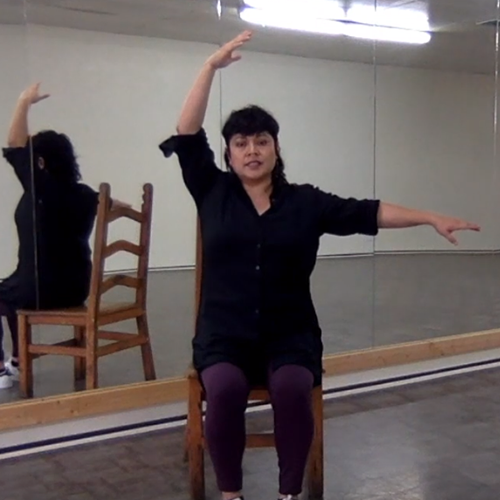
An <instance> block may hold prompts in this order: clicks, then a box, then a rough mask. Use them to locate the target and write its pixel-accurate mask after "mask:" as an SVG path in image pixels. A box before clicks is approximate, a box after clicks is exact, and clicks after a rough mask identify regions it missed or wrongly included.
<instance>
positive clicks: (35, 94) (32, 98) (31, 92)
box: [19, 83, 50, 105]
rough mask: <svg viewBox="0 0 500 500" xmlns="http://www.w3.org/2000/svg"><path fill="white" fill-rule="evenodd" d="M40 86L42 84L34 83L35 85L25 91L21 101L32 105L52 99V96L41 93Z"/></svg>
mask: <svg viewBox="0 0 500 500" xmlns="http://www.w3.org/2000/svg"><path fill="white" fill-rule="evenodd" d="M40 85H41V84H40V83H34V84H33V85H30V86H29V87H28V88H27V89H26V90H24V91H23V93H22V94H21V96H20V98H19V99H20V100H21V101H23V102H26V103H28V104H30V105H31V104H36V103H37V102H40V101H43V100H44V99H47V98H48V97H50V94H41V93H40Z"/></svg>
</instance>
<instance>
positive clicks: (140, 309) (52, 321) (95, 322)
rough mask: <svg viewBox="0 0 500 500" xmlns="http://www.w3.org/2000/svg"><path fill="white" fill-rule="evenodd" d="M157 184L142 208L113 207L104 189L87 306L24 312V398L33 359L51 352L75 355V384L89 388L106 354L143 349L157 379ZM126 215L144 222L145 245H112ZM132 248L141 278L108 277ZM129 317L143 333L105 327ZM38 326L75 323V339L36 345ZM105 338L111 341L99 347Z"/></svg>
mask: <svg viewBox="0 0 500 500" xmlns="http://www.w3.org/2000/svg"><path fill="white" fill-rule="evenodd" d="M152 203H153V187H152V185H151V184H145V185H144V186H143V200H142V208H141V211H140V212H139V211H136V210H134V209H132V208H128V207H112V205H111V189H110V186H109V184H106V183H104V184H101V185H100V188H99V207H98V212H97V219H96V230H95V240H94V251H93V258H92V277H91V283H90V293H89V298H88V300H87V304H86V305H83V306H81V307H75V308H68V309H60V310H46V311H42V310H24V311H23V310H22V311H19V312H18V318H19V364H20V372H21V373H20V391H21V395H22V396H24V397H32V396H33V360H34V359H36V358H39V357H40V356H45V355H50V354H54V355H67V356H73V357H74V358H75V360H74V378H75V382H76V381H79V380H85V386H86V389H95V388H97V387H98V371H97V361H98V358H99V357H101V356H106V355H109V354H114V353H116V352H119V351H123V350H125V349H131V348H134V347H140V348H141V351H142V362H143V366H144V376H145V379H146V380H154V379H155V378H156V374H155V368H154V361H153V354H152V350H151V342H150V338H149V330H148V321H147V313H146V294H147V278H148V261H149V247H150V239H151V214H152ZM120 218H127V219H131V220H133V221H136V222H138V223H139V224H140V226H141V227H140V241H139V244H135V243H132V242H130V241H126V240H118V241H115V242H113V243H111V244H108V227H109V225H110V224H111V223H112V222H114V221H116V220H117V219H120ZM121 251H124V252H129V253H131V254H133V255H135V256H137V257H138V258H137V268H136V274H135V276H129V275H126V274H119V273H117V274H113V275H110V276H107V277H105V276H104V268H105V261H106V259H107V258H108V257H111V256H112V255H114V254H116V253H117V252H121ZM120 285H121V286H125V287H129V288H133V289H135V299H134V300H133V301H131V302H123V303H108V304H106V303H104V302H102V300H101V299H102V296H103V295H104V294H105V293H106V292H108V291H109V290H111V289H112V288H114V287H115V286H120ZM126 320H135V321H136V323H137V329H138V334H135V333H119V332H112V331H105V330H101V329H100V328H102V327H104V326H107V325H110V324H113V323H118V322H121V321H126ZM33 325H65V326H72V327H73V330H74V335H73V338H72V339H70V340H66V341H63V342H59V343H56V344H34V343H33V340H32V332H31V330H32V327H33ZM99 340H106V341H111V342H108V343H107V344H106V345H99Z"/></svg>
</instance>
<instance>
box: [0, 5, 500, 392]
mask: <svg viewBox="0 0 500 500" xmlns="http://www.w3.org/2000/svg"><path fill="white" fill-rule="evenodd" d="M4 4H5V6H6V10H4V12H8V13H11V12H12V6H13V5H14V3H4ZM4 4H2V8H3V5H4ZM16 5H18V4H17V3H16ZM290 5H291V4H288V8H290V9H291V7H290ZM296 5H297V4H294V7H293V8H294V9H295V8H297V7H296ZM18 8H19V6H18ZM278 8H279V6H278ZM325 8H326V9H327V10H328V12H327V13H326V14H325V12H324V10H322V9H325ZM308 9H309V10H308V11H304V12H303V13H302V14H303V15H302V14H301V15H300V16H298V17H297V16H295V17H294V18H293V19H289V18H287V16H285V15H276V11H274V13H273V12H271V14H269V12H268V13H267V14H266V13H265V12H264V14H263V13H262V12H261V11H262V10H263V2H259V1H257V0H255V1H253V0H248V1H245V2H244V1H230V0H227V1H216V0H207V1H203V2H201V1H195V0H192V1H187V0H171V1H169V2H166V3H165V2H157V1H155V0H148V1H146V2H141V3H140V4H139V3H137V2H135V1H132V0H127V1H120V2H114V1H112V0H106V1H99V2H97V1H88V0H86V1H85V2H84V1H83V0H72V1H70V2H68V1H64V2H63V1H61V0H30V2H29V6H28V9H27V13H28V16H27V21H28V24H27V34H26V37H27V38H26V45H25V48H26V56H25V57H26V62H27V64H26V71H25V73H24V75H23V74H22V71H21V72H18V73H16V75H14V73H15V72H10V73H9V75H8V76H3V77H2V78H8V80H5V81H6V84H5V85H6V86H7V89H8V91H7V92H5V93H4V94H3V95H2V97H1V99H5V105H4V109H11V108H12V103H13V102H15V99H16V98H17V96H18V95H19V88H22V87H26V86H27V85H28V83H35V82H41V86H40V92H42V93H47V94H50V97H48V98H47V99H44V100H43V102H40V103H38V104H37V105H36V106H34V107H33V109H32V110H31V111H30V115H29V126H30V131H32V133H36V132H38V131H41V130H47V129H49V130H55V131H58V132H61V133H64V134H66V135H67V136H68V137H69V139H70V140H71V143H72V145H73V146H74V150H75V153H76V157H77V161H78V164H79V166H80V170H81V174H82V181H81V182H82V183H84V184H86V185H88V186H89V187H90V188H91V189H92V190H93V191H94V192H97V191H98V189H99V185H100V184H101V183H109V185H110V186H111V195H112V198H113V199H116V200H119V201H122V202H125V203H130V204H132V207H133V208H134V209H136V210H140V207H141V202H142V199H141V195H142V191H141V190H142V186H143V184H144V183H151V184H152V185H153V187H154V202H153V207H154V209H153V221H152V232H151V248H150V257H149V265H148V271H149V272H148V295H147V310H148V323H149V331H150V338H151V346H152V352H153V359H154V364H155V369H156V377H157V378H158V379H160V378H170V377H176V376H183V375H184V374H185V373H186V369H187V367H188V366H189V363H190V361H191V340H192V335H193V332H194V291H195V273H194V271H193V264H194V262H195V251H196V248H195V243H196V211H195V206H194V203H193V201H192V199H191V197H190V195H189V193H188V192H187V190H186V188H185V186H184V182H183V179H182V175H181V171H180V169H179V165H178V161H177V159H176V158H168V159H166V158H165V157H164V156H163V155H162V154H161V151H160V150H159V148H158V146H159V144H160V143H161V142H162V141H164V140H165V139H167V138H168V137H170V136H171V135H174V134H175V133H176V131H175V125H176V122H177V119H178V116H179V112H180V110H181V106H182V103H183V102H184V99H185V97H186V94H187V92H188V90H189V89H190V88H191V86H192V84H193V81H194V79H195V77H196V75H197V74H198V72H199V70H200V67H201V66H202V64H203V63H204V62H205V61H206V59H207V58H208V57H209V56H210V55H211V54H212V53H213V52H214V51H215V50H217V48H218V47H220V46H221V45H222V44H223V43H225V42H227V41H228V40H230V39H231V38H232V37H234V36H236V35H237V34H238V33H239V32H241V31H242V30H244V29H251V30H253V33H254V35H253V37H252V40H251V42H250V43H248V45H247V46H245V47H243V48H242V51H241V53H242V55H243V58H242V60H241V61H238V62H237V64H234V65H231V66H230V67H228V68H226V69H224V70H223V71H220V72H218V73H217V76H216V78H215V80H214V82H213V86H212V92H211V95H210V99H209V104H208V110H207V114H206V118H205V122H204V125H205V129H206V132H207V135H208V137H209V140H210V144H211V146H212V149H213V151H214V154H215V158H216V160H217V163H218V165H219V166H220V167H221V168H224V163H225V162H224V151H225V147H226V145H225V142H224V140H223V138H222V135H221V129H222V127H223V125H224V123H225V121H226V119H227V118H228V116H229V115H230V113H231V112H232V111H233V110H235V109H239V108H241V107H243V106H245V105H247V104H251V103H252V104H257V105H259V106H261V107H262V108H265V109H266V110H268V111H270V112H271V113H272V114H273V115H274V116H275V117H276V119H277V121H278V122H279V124H280V133H279V143H280V147H281V153H282V157H283V160H284V163H285V166H286V175H287V178H288V179H289V181H290V182H292V183H299V184H304V183H309V184H312V185H314V186H317V187H318V188H320V189H321V190H323V191H325V192H327V193H334V194H337V195H339V196H342V197H355V198H358V199H374V198H375V199H383V200H384V201H388V202H392V203H397V204H401V205H404V206H410V207H414V208H419V209H425V210H433V211H439V212H443V213H446V214H449V215H453V216H457V217H462V218H464V219H467V220H471V221H473V222H477V223H479V224H480V225H481V226H482V232H481V233H478V234H475V233H474V234H473V233H470V234H469V233H463V234H459V235H458V237H459V241H460V246H459V247H457V248H455V247H451V246H450V245H449V244H448V243H447V242H445V241H444V240H443V239H442V238H441V239H440V237H439V236H438V235H437V234H435V233H434V232H433V231H432V230H431V229H429V228H412V229H407V230H399V231H385V230H384V231H381V233H380V234H379V235H378V236H377V237H376V238H372V237H371V236H368V235H352V236H347V237H339V236H332V235H326V236H324V237H323V238H322V239H321V244H320V246H319V250H318V254H319V259H318V262H317V264H316V268H315V271H314V272H313V274H312V278H311V289H312V296H313V300H314V304H315V307H316V311H317V315H318V319H319V323H320V326H321V328H322V331H323V345H324V354H325V355H331V354H336V353H340V352H346V351H353V350H358V349H366V348H370V347H373V346H380V345H391V344H398V343H401V342H406V341H409V340H425V339H428V338H431V337H435V336H442V335H453V334H457V333H469V332H471V331H477V330H483V329H487V328H492V327H494V326H496V323H495V321H496V318H495V312H494V311H495V308H494V304H495V297H496V293H497V292H496V285H495V272H494V271H492V270H494V269H495V267H494V266H495V259H496V252H497V247H498V241H500V240H499V238H500V230H499V229H498V228H497V226H496V224H495V213H496V208H497V207H496V201H495V200H496V199H497V197H496V186H497V185H498V179H497V176H498V174H497V166H496V160H497V155H498V147H497V121H496V117H497V116H498V113H497V112H496V111H495V109H496V108H495V106H496V104H497V103H498V95H497V88H498V81H497V79H498V57H497V56H498V47H497V45H496V35H497V25H496V22H495V19H496V18H497V16H496V2H495V1H494V0H489V1H488V2H483V3H482V4H481V5H480V6H478V5H477V4H474V5H469V4H467V5H465V4H460V5H458V4H457V5H455V4H453V5H451V4H450V3H449V2H445V1H444V0H432V1H429V2H411V5H410V4H409V3H405V4H404V5H403V4H402V3H401V2H391V1H383V0H372V1H362V0H360V1H359V2H358V1H355V2H344V1H340V0H339V1H336V0H332V1H328V2H321V1H318V2H314V3H308ZM23 12H24V11H22V9H20V8H19V13H18V15H19V18H18V19H20V20H21V19H23V17H22V16H23ZM287 12H288V13H290V12H291V11H290V12H289V11H287ZM306 14H307V15H306ZM263 15H264V18H263V17H262V16H263ZM9 16H10V14H9ZM259 16H260V17H259ZM266 16H267V17H266ZM308 16H309V17H308ZM311 16H312V18H311ZM324 16H326V17H328V19H330V21H328V22H323V21H321V20H319V21H318V18H321V17H324ZM384 16H385V17H384ZM297 19H301V24H300V25H298V24H297ZM332 19H333V21H332ZM491 20H493V22H490V23H488V22H487V21H491ZM427 22H428V23H429V24H430V28H427V26H426V25H425V23H427ZM294 23H295V24H294ZM408 23H410V24H408ZM412 23H416V24H412ZM3 26H4V25H2V29H3ZM18 27H19V26H16V29H17V28H18ZM7 29H9V30H10V29H11V26H9V27H8V28H6V30H7ZM408 31H410V33H408ZM5 32H6V31H5ZM427 32H429V33H430V40H427V38H428V35H427ZM401 36H403V37H404V36H410V38H411V40H409V39H406V40H401V39H400V38H398V37H401ZM388 38H389V40H388ZM410 41H411V42H412V43H407V42H410ZM423 42H426V43H423ZM16 68H18V66H17V65H16ZM14 80H16V81H15V82H14ZM9 89H10V90H9ZM8 118H9V119H10V116H9V117H7V116H5V119H4V122H5V123H4V128H5V129H6V128H7V127H8ZM36 164H38V157H37V156H36V154H35V155H34V162H33V165H32V169H34V168H35V166H36ZM439 181H443V182H445V184H441V185H439V184H438V182H439ZM12 186H13V184H12ZM12 186H11V185H10V184H9V187H5V188H2V189H5V193H4V198H5V199H6V200H9V203H11V205H12V207H11V212H10V214H11V215H12V211H13V209H14V206H15V202H16V201H17V200H18V198H19V192H17V194H14V193H15V191H14V189H15V188H13V187H12ZM11 215H10V216H9V217H7V215H5V216H4V218H5V221H4V224H5V227H6V229H5V230H6V231H11V232H12V234H14V233H13V231H14V226H13V222H12V217H11ZM95 235H96V227H95V225H94V227H93V232H92V234H91V237H90V239H89V242H90V243H89V244H90V247H91V248H93V246H94V238H95ZM123 239H126V240H130V241H135V242H137V241H138V239H139V229H138V225H137V224H135V223H133V221H122V220H119V221H116V222H115V223H113V224H112V225H111V226H110V232H109V241H110V242H111V241H116V240H123ZM9 241H11V239H9ZM9 245H10V246H9ZM14 246H15V245H13V244H10V243H9V244H8V243H5V245H4V246H2V252H3V254H2V255H5V257H3V258H2V261H1V262H2V266H4V268H5V272H4V274H5V273H7V272H8V269H11V268H12V266H13V265H14V261H15V258H14V252H15V249H14ZM9 259H10V260H9ZM135 263H136V259H135V257H133V256H130V255H127V254H124V253H123V252H120V253H117V254H116V255H113V256H112V257H110V258H109V259H107V260H106V266H105V271H106V273H107V274H112V273H116V272H120V273H122V274H125V275H127V276H128V275H129V273H130V272H131V270H132V269H133V268H134V265H135ZM37 272H40V269H38V270H37ZM478 275H479V276H481V279H477V276H478ZM479 283H482V285H479ZM39 286H41V284H40V283H39ZM479 286H481V289H479ZM475 287H477V288H475ZM132 292H133V290H130V289H127V288H125V289H123V288H122V287H117V288H113V289H112V290H110V291H109V292H108V293H107V294H106V297H105V299H106V300H107V301H111V302H116V301H128V300H131V298H132V295H131V294H132ZM115 327H116V329H117V330H120V331H124V332H128V333H134V332H135V331H136V325H135V324H134V322H133V321H128V322H126V323H123V324H119V325H113V330H114V329H115ZM32 335H33V340H34V342H36V343H42V344H43V343H54V342H58V341H61V340H63V339H66V338H68V335H70V336H71V335H72V332H71V329H68V327H66V326H35V327H34V328H33V332H32ZM7 340H8V339H7ZM33 370H34V395H35V397H40V396H48V395H54V394H63V393H70V392H73V391H74V390H75V384H74V380H73V376H74V373H73V359H72V358H71V357H69V356H44V357H42V358H40V359H36V360H35V362H34V365H33ZM144 378H145V377H144V371H143V365H142V360H141V352H140V349H139V348H136V349H133V350H132V349H130V350H125V351H123V352H117V353H114V354H112V355H109V356H105V357H103V358H102V359H100V360H99V384H98V385H99V387H109V386H116V385H123V384H129V383H133V382H140V381H143V380H144ZM84 388H85V387H84V385H82V384H80V385H78V384H77V386H76V390H81V389H84ZM7 392H8V393H9V395H8V396H5V397H6V398H7V399H6V400H9V398H16V397H17V396H18V393H17V392H16V391H15V390H12V391H6V392H4V393H2V394H0V397H4V394H5V395H6V394H7Z"/></svg>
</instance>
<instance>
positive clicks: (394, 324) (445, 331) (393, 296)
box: [374, 0, 500, 346]
mask: <svg viewBox="0 0 500 500" xmlns="http://www.w3.org/2000/svg"><path fill="white" fill-rule="evenodd" d="M377 16H378V21H379V22H380V23H381V24H386V25H394V26H398V27H399V28H403V29H404V30H405V31H402V32H401V34H403V35H404V36H405V37H406V38H407V40H408V42H414V43H407V44H404V45H394V44H388V43H384V42H382V41H380V42H377V43H376V50H375V60H376V141H375V194H376V197H377V198H381V199H383V200H385V201H390V202H392V203H396V204H401V205H405V206H408V207H411V208H418V209H423V210H428V211H432V212H438V213H441V214H446V215H450V216H453V217H458V218H461V219H465V220H467V221H471V222H474V223H477V224H479V225H480V226H481V228H482V231H481V232H480V233H475V232H468V231H463V232H460V231H459V232H457V233H455V236H456V238H457V240H458V242H459V245H458V246H454V245H453V244H451V243H450V242H449V241H447V240H446V239H445V238H443V237H442V236H440V235H439V234H437V233H436V231H434V230H433V228H432V226H431V227H418V228H412V229H404V230H400V231H384V232H383V234H381V235H380V237H379V238H377V240H376V244H375V255H376V256H375V322H374V340H375V342H374V344H375V345H376V346H381V345H388V344H396V343H401V342H408V341H416V340H425V339H430V338H435V337H443V336H448V335H457V334H466V333H472V332H478V331H484V330H489V329H493V328H497V327H498V324H499V319H500V318H499V317H498V314H497V312H496V309H497V307H496V303H497V297H498V291H499V287H498V280H497V278H498V272H497V258H498V257H497V252H498V248H499V244H500V240H499V228H498V223H497V213H498V209H499V206H498V189H497V188H498V155H497V152H496V140H497V134H496V117H495V116H496V115H495V106H496V102H497V98H498V46H497V28H498V26H497V23H496V19H497V2H496V1H495V0H491V1H486V2H456V3H455V2H452V3H450V2H447V1H445V0H432V1H428V2H424V1H419V2H404V3H401V2H391V1H386V0H379V1H378V2H377ZM427 32H429V33H430V35H428V34H427Z"/></svg>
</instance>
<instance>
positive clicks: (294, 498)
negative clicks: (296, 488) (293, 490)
mask: <svg viewBox="0 0 500 500" xmlns="http://www.w3.org/2000/svg"><path fill="white" fill-rule="evenodd" d="M278 500H299V497H298V496H297V495H287V496H286V497H285V498H278Z"/></svg>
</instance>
